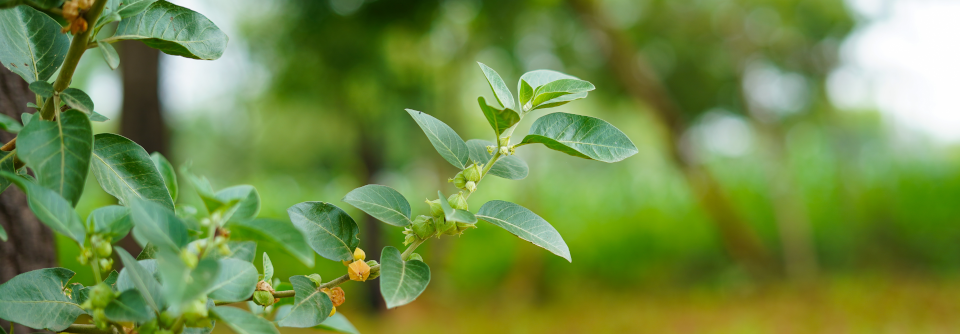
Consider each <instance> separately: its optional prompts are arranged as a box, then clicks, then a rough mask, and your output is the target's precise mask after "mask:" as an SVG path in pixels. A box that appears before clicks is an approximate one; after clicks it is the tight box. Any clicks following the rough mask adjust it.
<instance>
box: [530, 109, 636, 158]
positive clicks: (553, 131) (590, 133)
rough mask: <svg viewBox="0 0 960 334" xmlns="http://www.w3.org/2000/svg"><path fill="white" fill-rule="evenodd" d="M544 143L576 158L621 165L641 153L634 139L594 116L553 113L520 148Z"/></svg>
mask: <svg viewBox="0 0 960 334" xmlns="http://www.w3.org/2000/svg"><path fill="white" fill-rule="evenodd" d="M535 143H541V144H543V145H545V146H547V148H550V149H553V150H557V151H560V152H563V153H566V154H569V155H572V156H575V157H580V158H584V159H593V160H598V161H603V162H617V161H620V160H623V159H626V158H627V157H630V156H631V155H634V154H636V153H637V147H636V146H634V145H633V142H632V141H630V138H627V135H625V134H623V132H621V131H620V130H619V129H617V128H616V127H614V126H613V125H611V124H610V123H607V122H606V121H604V120H602V119H599V118H594V117H590V116H581V115H574V114H567V113H561V112H557V113H552V114H548V115H546V116H543V117H540V118H538V119H537V120H536V121H535V122H533V126H531V127H530V133H529V134H528V135H527V136H526V137H523V141H521V142H520V144H517V146H518V147H519V146H522V145H527V144H535Z"/></svg>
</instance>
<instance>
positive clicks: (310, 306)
mask: <svg viewBox="0 0 960 334" xmlns="http://www.w3.org/2000/svg"><path fill="white" fill-rule="evenodd" d="M290 284H293V291H295V292H296V295H295V296H294V301H293V305H291V306H290V307H289V308H284V309H283V312H280V310H277V317H276V319H277V320H276V321H277V324H278V325H280V326H282V327H297V328H309V327H313V326H317V325H319V324H321V323H323V321H324V320H326V319H327V316H328V315H330V311H331V310H333V302H331V301H330V296H328V295H327V294H326V293H323V292H321V291H320V289H319V288H317V286H316V285H314V284H313V281H311V280H310V279H309V278H307V277H306V276H293V277H290Z"/></svg>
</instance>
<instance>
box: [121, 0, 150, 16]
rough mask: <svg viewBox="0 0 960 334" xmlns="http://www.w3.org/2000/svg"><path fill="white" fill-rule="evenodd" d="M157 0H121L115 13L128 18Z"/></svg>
mask: <svg viewBox="0 0 960 334" xmlns="http://www.w3.org/2000/svg"><path fill="white" fill-rule="evenodd" d="M154 2H157V0H122V1H121V2H120V4H119V5H118V6H117V14H120V17H122V18H128V17H131V16H134V15H137V14H140V13H141V12H143V11H144V10H146V9H147V7H149V6H150V5H151V4H153V3H154Z"/></svg>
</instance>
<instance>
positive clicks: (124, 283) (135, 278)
mask: <svg viewBox="0 0 960 334" xmlns="http://www.w3.org/2000/svg"><path fill="white" fill-rule="evenodd" d="M114 249H115V250H116V251H117V255H119V256H120V261H123V270H121V271H120V275H119V276H117V290H119V291H126V290H129V289H136V290H137V291H139V292H140V296H141V297H143V301H144V302H146V303H147V306H150V308H151V309H153V310H154V311H156V312H159V311H160V310H161V309H162V308H163V306H164V300H163V293H162V292H161V289H162V287H161V286H160V282H158V281H157V278H156V277H154V273H155V272H156V271H157V261H156V260H143V261H137V259H134V258H133V256H131V255H130V253H127V251H125V250H123V248H120V247H114ZM144 264H147V266H144ZM148 267H149V268H148Z"/></svg>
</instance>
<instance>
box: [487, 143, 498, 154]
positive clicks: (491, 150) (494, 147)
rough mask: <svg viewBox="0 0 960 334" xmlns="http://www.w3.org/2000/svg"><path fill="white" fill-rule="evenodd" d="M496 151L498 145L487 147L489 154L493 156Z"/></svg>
mask: <svg viewBox="0 0 960 334" xmlns="http://www.w3.org/2000/svg"><path fill="white" fill-rule="evenodd" d="M496 150H497V145H490V146H487V153H490V154H493V152H494V151H496Z"/></svg>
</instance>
